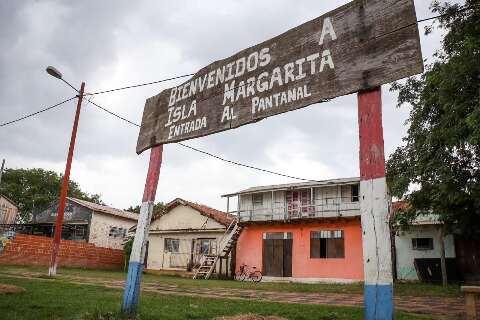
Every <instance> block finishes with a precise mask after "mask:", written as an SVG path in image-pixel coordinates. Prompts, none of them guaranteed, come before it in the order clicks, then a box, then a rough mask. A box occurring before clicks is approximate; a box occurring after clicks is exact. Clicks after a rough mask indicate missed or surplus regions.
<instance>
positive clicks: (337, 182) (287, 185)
mask: <svg viewBox="0 0 480 320" xmlns="http://www.w3.org/2000/svg"><path fill="white" fill-rule="evenodd" d="M358 182H360V178H359V177H352V178H339V179H328V180H320V181H312V182H296V183H284V184H274V185H269V186H259V187H251V188H248V189H245V190H242V191H237V192H233V193H229V194H224V195H222V197H231V196H236V195H240V194H248V193H257V192H262V191H263V192H267V191H279V190H290V189H301V188H314V187H321V186H327V185H332V186H337V185H342V184H352V183H358Z"/></svg>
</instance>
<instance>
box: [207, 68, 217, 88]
mask: <svg viewBox="0 0 480 320" xmlns="http://www.w3.org/2000/svg"><path fill="white" fill-rule="evenodd" d="M214 77H215V70H212V71H210V72H209V73H208V82H207V89H210V88H211V87H213V86H214V84H215V82H214V79H215V78H214Z"/></svg>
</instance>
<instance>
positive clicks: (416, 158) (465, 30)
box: [387, 0, 480, 238]
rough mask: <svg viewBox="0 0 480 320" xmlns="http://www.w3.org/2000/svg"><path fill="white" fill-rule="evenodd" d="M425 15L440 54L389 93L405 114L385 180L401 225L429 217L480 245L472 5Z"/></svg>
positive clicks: (479, 101) (475, 9)
mask: <svg viewBox="0 0 480 320" xmlns="http://www.w3.org/2000/svg"><path fill="white" fill-rule="evenodd" d="M431 8H432V11H433V12H435V13H437V14H439V15H441V17H440V18H438V21H439V24H440V27H441V28H443V29H444V30H445V32H446V33H445V36H444V38H443V41H442V49H441V50H439V51H438V52H437V53H436V54H435V58H434V60H435V61H434V62H433V63H432V64H430V65H427V66H426V71H425V72H424V73H423V74H422V75H421V76H417V77H411V78H409V79H407V81H406V82H404V83H401V84H400V83H395V84H394V85H393V86H392V89H393V90H398V91H399V97H398V105H399V106H401V105H403V104H407V105H409V106H411V111H410V116H409V118H408V120H407V123H408V124H409V128H408V133H407V136H406V137H405V138H404V139H403V140H404V145H403V146H401V147H398V148H397V149H396V151H395V152H394V153H393V154H392V155H391V156H390V158H389V159H388V161H387V181H388V184H389V187H390V190H391V192H392V194H393V195H394V196H396V197H398V198H401V199H405V200H407V201H408V202H409V203H410V207H408V208H407V209H406V210H405V212H404V215H405V216H404V217H408V218H409V219H406V220H410V221H411V220H412V219H414V218H415V217H416V216H417V215H421V214H428V213H432V212H433V213H436V214H439V215H440V220H441V221H442V222H444V226H445V228H446V230H447V231H452V230H453V229H455V230H458V231H460V232H461V233H462V234H463V235H464V236H466V237H470V238H480V23H479V21H480V1H479V0H467V1H466V3H465V5H464V6H463V7H460V5H458V4H450V3H439V2H438V1H434V2H433V3H432V6H431ZM430 30H431V29H426V33H428V32H429V31H430ZM404 222H406V221H404Z"/></svg>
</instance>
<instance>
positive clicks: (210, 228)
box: [147, 198, 234, 272]
mask: <svg viewBox="0 0 480 320" xmlns="http://www.w3.org/2000/svg"><path fill="white" fill-rule="evenodd" d="M233 220H234V218H233V216H232V215H230V214H227V213H225V212H222V211H219V210H216V209H213V208H210V207H207V206H205V205H201V204H198V203H193V202H189V201H186V200H183V199H180V198H177V199H175V200H173V201H171V202H170V203H168V204H167V205H166V210H165V212H164V213H163V214H161V215H159V216H156V217H154V218H153V219H152V223H151V224H150V230H149V240H148V254H147V269H153V270H185V271H186V270H189V271H190V270H191V269H192V268H194V267H196V266H198V264H199V263H200V259H201V257H202V255H204V254H217V249H218V248H219V244H220V241H221V239H222V237H223V236H224V234H225V232H226V230H227V228H228V226H229V225H230V224H231V223H232V221H233ZM227 260H228V259H227ZM228 265H229V261H225V259H224V260H223V261H220V263H217V272H219V271H220V268H222V267H223V270H224V271H225V270H227V268H228Z"/></svg>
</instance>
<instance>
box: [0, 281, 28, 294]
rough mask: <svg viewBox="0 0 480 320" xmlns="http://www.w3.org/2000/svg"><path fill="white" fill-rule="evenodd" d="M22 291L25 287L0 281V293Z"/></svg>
mask: <svg viewBox="0 0 480 320" xmlns="http://www.w3.org/2000/svg"><path fill="white" fill-rule="evenodd" d="M24 291H25V289H24V288H22V287H17V286H12V285H8V284H1V283H0V294H14V293H20V292H24Z"/></svg>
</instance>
